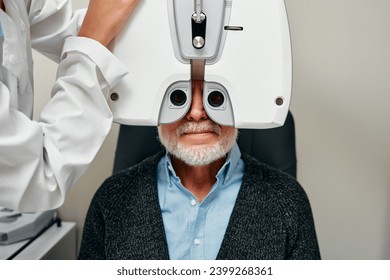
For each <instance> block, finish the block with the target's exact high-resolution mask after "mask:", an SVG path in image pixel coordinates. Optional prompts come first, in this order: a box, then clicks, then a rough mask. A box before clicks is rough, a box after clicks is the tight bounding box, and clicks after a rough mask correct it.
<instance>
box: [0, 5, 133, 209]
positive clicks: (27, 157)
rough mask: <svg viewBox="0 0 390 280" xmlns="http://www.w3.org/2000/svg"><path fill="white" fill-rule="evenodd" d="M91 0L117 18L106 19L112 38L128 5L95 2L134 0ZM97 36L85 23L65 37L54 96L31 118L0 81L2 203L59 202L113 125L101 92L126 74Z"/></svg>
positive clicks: (37, 205) (50, 205)
mask: <svg viewBox="0 0 390 280" xmlns="http://www.w3.org/2000/svg"><path fill="white" fill-rule="evenodd" d="M57 2H58V1H57ZM91 2H94V5H92V6H91V5H90V8H91V7H93V10H92V11H91V10H88V11H87V16H88V14H89V13H90V12H93V13H97V14H103V13H104V12H103V11H105V13H107V14H111V15H115V16H114V17H116V18H117V19H116V21H111V22H105V25H107V28H106V29H104V30H105V31H104V34H106V33H105V32H107V34H106V35H104V36H102V38H113V37H114V36H115V34H116V33H117V32H118V31H119V30H120V28H121V27H122V25H123V23H124V22H125V21H126V19H127V16H128V15H127V14H126V13H130V12H131V11H132V9H124V8H123V7H120V6H119V5H118V6H117V7H116V8H117V9H120V8H121V9H122V10H121V12H118V11H117V10H115V9H111V10H109V11H107V10H106V9H107V5H102V4H101V6H99V7H97V6H95V5H98V4H99V3H103V2H110V3H111V4H114V3H117V2H118V3H119V2H121V3H127V5H129V6H131V4H133V3H136V2H138V0H129V1H123V0H122V1H120V0H118V1H113V0H111V1H100V0H91ZM112 2H114V3H112ZM46 3H52V2H51V1H47V2H46ZM132 7H134V6H132ZM106 17H107V16H106ZM90 20H91V21H90V24H92V25H93V24H94V23H93V22H94V21H93V18H92V19H90ZM99 20H100V19H98V20H97V21H96V23H95V24H96V25H98V24H100V23H99ZM118 22H119V24H118ZM97 40H100V39H99V38H97V37H96V36H95V35H94V33H93V32H91V31H90V29H88V28H86V29H84V31H83V33H81V34H80V36H79V37H75V36H69V37H67V38H66V39H65V43H64V48H63V51H62V56H61V57H62V60H61V61H60V64H59V68H58V72H57V79H56V82H55V84H54V86H53V88H52V99H51V100H50V101H49V103H48V104H47V105H46V106H45V107H44V108H43V110H42V112H41V115H40V119H39V121H37V122H36V121H32V120H30V119H29V118H28V117H27V116H25V115H24V114H23V113H21V112H20V111H18V110H17V107H15V94H13V92H12V91H10V89H9V88H7V87H6V86H5V85H4V84H1V85H0V87H1V88H0V91H1V95H0V127H1V131H0V136H1V137H0V154H1V158H0V167H1V168H0V191H1V195H0V205H1V206H4V207H8V208H12V209H17V210H19V211H28V212H30V211H31V212H34V211H44V210H48V209H54V208H58V207H60V206H61V205H62V204H63V202H64V200H65V198H66V195H67V193H68V192H69V190H70V188H71V186H72V185H74V183H75V182H76V181H77V180H78V179H79V178H80V177H81V176H82V175H83V174H84V173H85V171H86V170H87V168H88V167H89V165H90V163H91V162H92V160H93V159H94V158H95V156H96V154H97V152H98V150H99V149H100V147H101V145H102V143H103V141H104V139H105V137H106V135H107V134H108V132H109V130H110V128H111V125H112V114H111V111H110V109H109V107H108V105H107V102H106V96H107V94H108V91H109V90H110V89H111V88H112V87H113V86H114V85H115V84H116V83H117V82H118V81H119V80H120V79H121V78H122V77H123V76H124V75H126V74H127V70H126V69H125V68H124V67H123V66H122V64H121V63H120V62H119V61H118V60H117V59H116V58H115V57H114V56H113V54H112V53H111V52H110V51H109V50H108V49H107V48H106V47H105V46H104V45H102V43H104V42H103V41H102V42H99V41H97ZM107 40H110V39H106V41H107ZM42 46H43V45H42Z"/></svg>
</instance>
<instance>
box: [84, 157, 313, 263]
mask: <svg viewBox="0 0 390 280" xmlns="http://www.w3.org/2000/svg"><path fill="white" fill-rule="evenodd" d="M163 155H164V154H163V153H158V154H157V155H155V156H153V157H151V158H149V159H146V160H145V161H143V162H142V163H140V164H138V165H136V166H134V167H132V168H130V169H127V170H125V171H123V172H120V173H117V174H115V175H113V176H111V177H110V178H108V179H107V180H106V181H105V182H104V183H103V185H102V186H101V187H100V188H99V189H98V191H97V192H96V194H95V196H94V198H93V200H92V202H91V205H90V208H89V210H88V214H87V218H86V222H85V226H84V232H83V238H82V242H81V248H80V252H79V259H119V260H124V259H141V260H147V259H169V253H168V246H167V242H166V237H165V231H164V224H163V220H162V216H161V211H160V207H159V201H158V192H157V178H156V177H157V176H156V174H157V172H156V168H157V164H158V161H159V160H160V159H161V157H162V156H163ZM242 158H243V160H244V163H245V173H244V178H243V182H242V185H241V188H240V191H239V194H238V197H237V201H236V204H235V206H234V209H233V212H232V214H231V217H230V221H229V224H228V227H227V229H226V233H225V236H224V239H223V242H222V245H221V248H220V250H219V253H218V256H217V259H237V260H238V259H255V260H260V259H319V258H320V253H319V248H318V243H317V238H316V232H315V228H314V221H313V217H312V212H311V209H310V204H309V201H308V198H307V196H306V194H305V192H304V190H303V189H302V187H301V186H300V185H299V184H298V183H297V181H296V180H295V179H294V178H293V177H291V176H289V175H287V174H285V173H283V172H281V171H278V170H276V169H274V168H271V167H269V166H267V165H264V164H262V163H260V162H258V161H257V160H256V159H254V158H252V157H250V156H248V155H245V154H243V155H242Z"/></svg>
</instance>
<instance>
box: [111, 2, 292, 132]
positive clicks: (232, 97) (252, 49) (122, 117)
mask: <svg viewBox="0 0 390 280" xmlns="http://www.w3.org/2000/svg"><path fill="white" fill-rule="evenodd" d="M194 2H196V1H194V0H146V1H141V2H140V3H139V5H138V6H137V8H136V11H135V12H134V13H133V14H132V15H131V18H130V19H129V22H128V24H127V26H126V27H125V28H124V30H123V31H122V32H121V33H120V34H119V35H118V36H117V37H116V39H115V44H114V47H113V52H114V53H115V55H116V56H117V57H118V58H119V59H120V60H121V61H122V62H123V63H124V65H125V66H126V67H127V68H128V69H129V74H128V75H127V76H126V77H125V78H124V79H122V80H121V81H120V82H119V83H118V84H117V85H116V86H115V87H114V88H113V90H112V91H111V93H110V95H109V98H108V102H109V106H110V108H111V110H112V112H113V115H114V121H115V122H117V123H121V124H130V125H159V124H161V123H170V122H175V121H177V120H179V119H180V118H182V117H183V116H184V115H185V114H186V112H187V111H188V109H189V107H190V104H191V80H192V79H198V78H199V75H200V76H201V78H202V79H204V91H203V99H204V107H205V110H206V112H207V114H208V115H209V117H210V118H212V119H213V120H214V121H216V122H218V123H220V124H223V125H231V126H234V127H237V128H272V127H278V126H281V125H283V123H284V121H285V118H286V116H287V112H288V109H289V104H290V97H291V80H292V62H291V60H292V59H291V44H290V33H289V26H288V19H287V14H286V8H285V4H284V1H283V0H203V1H201V2H202V13H203V14H204V16H205V19H206V20H207V22H206V23H205V26H206V27H205V34H204V35H205V36H204V38H202V39H204V40H203V41H204V46H203V47H201V48H197V47H195V43H194V31H193V29H192V25H193V24H194V22H193V19H192V18H193V14H194V12H195V7H194ZM196 32H197V31H196ZM195 35H196V34H195ZM177 93H178V94H179V95H177V96H176V95H175V94H177ZM215 93H220V94H222V99H223V100H224V102H223V104H217V105H218V106H215V104H214V105H213V104H212V102H211V103H210V102H209V101H210V100H213V99H212V98H211V99H210V98H209V95H210V94H215ZM180 94H182V95H183V94H185V97H186V98H184V99H183V98H182V97H183V96H180ZM175 98H176V99H175ZM176 101H179V102H176Z"/></svg>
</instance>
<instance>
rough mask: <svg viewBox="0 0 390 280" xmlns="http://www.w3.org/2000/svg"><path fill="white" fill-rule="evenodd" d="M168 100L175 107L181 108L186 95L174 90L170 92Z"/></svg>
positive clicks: (181, 91)
mask: <svg viewBox="0 0 390 280" xmlns="http://www.w3.org/2000/svg"><path fill="white" fill-rule="evenodd" d="M170 100H171V102H172V104H173V105H175V106H183V105H184V104H185V103H186V101H187V94H186V93H185V92H184V91H183V90H181V89H176V90H174V91H172V92H171V96H170Z"/></svg>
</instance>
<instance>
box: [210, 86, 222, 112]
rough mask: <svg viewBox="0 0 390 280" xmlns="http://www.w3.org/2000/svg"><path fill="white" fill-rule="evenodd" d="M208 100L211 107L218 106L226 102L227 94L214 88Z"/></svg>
mask: <svg viewBox="0 0 390 280" xmlns="http://www.w3.org/2000/svg"><path fill="white" fill-rule="evenodd" d="M207 101H208V103H209V104H210V106H211V107H214V108H218V107H221V106H222V105H223V103H224V102H225V96H224V95H223V93H222V92H220V91H217V90H214V91H212V92H211V93H210V94H209V96H208V97H207Z"/></svg>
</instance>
